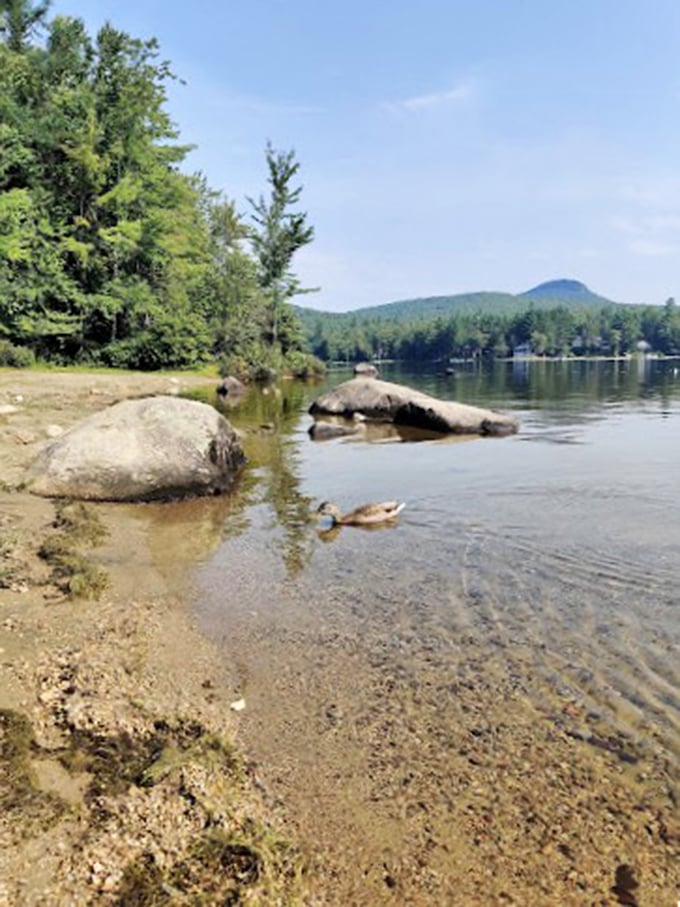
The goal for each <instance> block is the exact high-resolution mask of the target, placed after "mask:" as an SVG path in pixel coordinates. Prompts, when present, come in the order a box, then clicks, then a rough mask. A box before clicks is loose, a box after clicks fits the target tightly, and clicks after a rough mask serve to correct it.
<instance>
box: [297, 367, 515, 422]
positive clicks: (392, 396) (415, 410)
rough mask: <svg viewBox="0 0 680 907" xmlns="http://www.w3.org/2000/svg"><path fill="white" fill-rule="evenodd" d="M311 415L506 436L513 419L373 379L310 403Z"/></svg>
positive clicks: (353, 382)
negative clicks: (356, 417)
mask: <svg viewBox="0 0 680 907" xmlns="http://www.w3.org/2000/svg"><path fill="white" fill-rule="evenodd" d="M309 412H310V413H311V414H312V415H313V416H317V415H322V414H323V415H334V416H345V417H346V418H349V417H352V416H354V414H355V413H362V414H363V415H364V416H366V418H368V419H375V420H377V421H383V422H394V423H396V424H398V425H410V426H413V427H414V428H425V429H429V430H431V431H437V432H446V433H455V434H479V435H509V434H513V433H514V432H516V431H517V429H518V428H519V423H518V421H517V419H515V418H514V417H512V416H508V415H506V414H505V413H500V412H497V411H496V410H492V409H482V408H480V407H477V406H467V405H466V404H464V403H455V402H453V401H449V400H438V399H437V398H436V397H431V396H429V394H424V393H421V392H420V391H415V390H412V389H411V388H410V387H405V386H404V385H402V384H392V383H391V382H389V381H379V380H377V379H375V378H353V379H352V380H351V381H345V382H344V384H339V385H338V386H337V387H336V388H334V389H333V390H332V391H329V392H328V393H327V394H323V395H322V396H321V397H319V398H318V399H317V400H315V401H314V403H312V405H311V407H310V409H309Z"/></svg>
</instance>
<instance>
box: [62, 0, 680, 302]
mask: <svg viewBox="0 0 680 907" xmlns="http://www.w3.org/2000/svg"><path fill="white" fill-rule="evenodd" d="M55 14H58V15H71V16H77V17H79V18H82V19H84V20H85V22H86V23H87V25H88V27H89V28H90V30H91V31H92V32H94V31H95V30H96V29H97V28H98V27H99V26H100V25H101V24H103V22H105V21H107V20H108V21H110V22H111V23H112V24H113V25H115V26H116V27H117V28H120V29H122V30H124V31H127V32H129V33H130V34H131V35H133V36H135V37H140V38H147V37H156V38H157V39H158V40H159V42H160V45H161V56H162V57H163V58H164V59H168V60H170V61H171V63H172V65H173V69H174V71H175V73H176V74H177V75H178V76H179V77H180V78H181V79H182V80H183V83H184V84H180V83H174V84H173V85H172V86H171V88H170V90H169V97H168V110H169V112H170V114H171V116H172V118H173V120H174V121H175V122H176V123H177V125H178V127H179V129H180V132H181V138H182V141H183V142H187V143H192V144H195V145H196V146H197V147H196V149H195V150H194V151H193V152H192V153H191V154H190V156H189V157H188V159H187V161H186V164H185V168H186V169H188V170H191V171H195V170H200V171H202V172H203V173H205V175H206V176H207V178H208V181H209V183H210V184H211V185H212V186H213V187H214V188H216V189H220V190H222V191H223V192H224V193H225V194H226V195H228V196H229V197H230V198H232V199H234V200H235V201H236V203H237V207H238V208H239V210H241V211H243V212H244V213H247V211H248V204H247V201H246V196H248V195H250V196H258V195H260V193H262V192H263V191H266V165H265V158H264V149H265V146H266V143H267V141H271V143H272V144H273V146H274V147H275V148H277V149H281V150H288V149H294V150H295V153H296V157H297V159H298V161H299V162H300V174H299V175H300V183H301V184H302V185H303V186H304V188H303V193H302V197H301V203H300V206H301V208H302V209H303V210H305V211H307V212H308V219H309V222H310V223H311V224H312V225H313V226H314V228H315V240H314V242H313V243H312V244H311V245H309V246H307V247H306V248H305V249H303V250H301V251H300V252H299V253H298V255H297V257H296V259H295V261H294V270H295V271H296V272H297V274H298V276H299V277H300V279H301V281H302V283H303V285H305V286H309V287H320V290H319V292H318V293H314V294H310V295H307V296H304V297H301V302H302V303H303V304H305V305H309V306H312V307H314V308H319V309H325V310H330V311H347V310H349V309H355V308H360V307H364V306H369V305H379V304H381V303H385V302H391V301H394V300H397V299H407V298H413V297H422V296H435V295H449V294H454V293H463V292H473V291H478V290H498V291H505V292H511V293H518V292H522V291H524V290H527V289H529V288H530V287H532V286H534V285H536V284H538V283H541V282H543V281H545V280H551V279H557V278H572V279H576V280H581V281H583V282H584V283H586V284H587V285H588V286H589V287H590V288H591V289H592V290H593V291H595V292H597V293H600V294H601V295H603V296H606V297H608V298H610V299H613V300H616V301H620V302H635V303H638V302H644V303H653V304H661V303H663V302H664V301H665V300H666V299H667V298H668V297H670V296H674V297H676V298H680V267H679V265H680V65H678V48H679V47H680V3H679V2H678V0H341V2H340V0H193V2H191V3H186V2H184V3H173V2H168V0H54V2H53V5H52V15H55Z"/></svg>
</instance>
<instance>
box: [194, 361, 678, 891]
mask: <svg viewBox="0 0 680 907" xmlns="http://www.w3.org/2000/svg"><path fill="white" fill-rule="evenodd" d="M456 369H457V373H456V374H455V375H453V376H446V377H445V376H443V375H437V374H434V373H428V372H422V373H420V374H415V373H413V372H399V371H398V370H393V371H392V372H390V371H386V372H384V377H386V378H393V379H394V380H399V381H403V382H405V383H409V384H411V385H413V386H418V387H420V388H421V389H424V390H426V391H429V392H432V393H435V394H436V395H438V396H441V397H448V398H451V399H458V400H460V401H461V402H467V403H471V404H478V405H482V406H492V407H493V406H495V407H498V408H502V409H505V410H512V411H514V412H515V413H516V414H517V415H518V417H519V418H520V419H521V430H520V432H519V434H517V435H516V436H513V437H510V438H503V439H465V440H461V439H459V438H455V439H441V440H426V441H422V442H420V443H399V439H397V440H395V438H394V437H393V436H390V435H389V433H386V436H369V437H368V438H363V437H362V438H359V439H355V438H351V439H342V440H340V441H331V442H325V443H313V442H311V441H310V440H309V439H308V437H307V433H306V432H307V428H308V426H309V425H310V424H311V418H310V417H309V416H307V415H306V408H307V406H308V404H309V402H310V401H311V399H313V398H314V397H315V396H316V395H317V394H318V393H319V392H320V388H319V387H316V388H312V387H302V386H300V385H297V384H295V385H294V384H287V385H286V384H284V385H282V388H281V389H280V391H274V390H273V389H272V390H271V392H270V393H269V394H268V395H262V394H260V393H259V392H257V391H255V392H253V393H251V395H250V397H249V398H248V399H247V400H246V402H245V403H244V404H242V406H240V407H237V408H235V409H233V410H231V411H230V413H229V417H230V418H231V420H232V421H233V423H234V424H235V425H236V426H237V427H241V428H243V429H244V430H245V431H247V432H248V438H247V442H246V443H247V450H248V454H249V457H250V466H249V469H248V472H247V474H246V476H245V477H244V479H243V481H242V483H241V485H240V487H239V489H238V490H237V492H236V494H235V496H234V499H233V501H232V504H231V505H230V508H229V511H228V513H227V514H226V515H225V516H224V519H223V524H222V530H221V534H222V535H223V536H224V538H223V540H222V541H221V542H220V543H219V544H218V545H217V547H216V548H214V549H213V551H212V553H211V554H210V555H209V556H207V557H206V560H205V561H204V563H203V564H202V565H201V567H200V568H199V570H198V575H197V577H196V585H195V608H196V613H197V615H198V619H199V622H200V624H201V626H202V627H203V629H204V630H205V631H206V632H207V633H208V634H209V635H210V636H211V637H213V638H215V639H217V640H218V641H219V642H220V644H221V645H222V646H223V647H224V652H225V664H226V665H228V666H230V668H229V670H230V679H231V682H232V684H233V686H234V693H235V696H236V694H238V695H239V696H240V695H243V696H245V698H246V701H247V710H246V712H245V713H244V715H243V717H242V718H241V719H240V720H241V722H242V725H241V731H242V735H243V738H244V741H245V743H246V745H247V747H248V748H249V750H250V751H251V753H253V755H254V757H255V758H256V759H257V760H258V761H259V762H260V763H261V764H262V766H263V776H264V779H265V781H266V783H267V785H268V786H269V787H270V789H271V791H272V796H274V797H275V798H279V799H281V800H283V801H285V802H286V803H287V804H288V806H289V808H290V809H292V810H293V811H294V812H295V815H296V822H297V824H298V826H299V828H300V829H301V831H302V833H303V836H304V835H306V836H307V839H308V840H310V841H314V842H315V843H316V844H317V845H318V847H319V848H320V849H321V850H324V849H326V850H327V851H328V852H330V851H332V850H333V849H334V848H335V849H337V847H338V840H340V839H342V840H343V841H347V842H348V843H347V847H348V848H349V849H350V850H354V851H355V852H356V850H357V849H359V850H362V849H363V850H365V853H366V854H367V855H368V854H369V853H370V854H371V858H370V859H368V856H367V857H366V863H367V865H368V864H370V865H375V863H376V860H377V861H378V863H380V860H381V859H382V860H383V863H384V865H387V863H388V862H389V860H390V859H391V857H390V854H392V856H393V854H394V852H395V851H396V850H398V849H399V847H400V846H401V844H402V843H403V841H402V840H401V839H402V837H403V835H404V833H405V828H406V827H407V825H408V821H409V816H410V815H411V811H413V810H416V809H417V808H418V806H417V804H418V803H419V802H421V801H422V799H423V798H425V797H426V798H428V803H429V807H428V808H429V809H430V811H432V810H433V809H434V810H437V809H440V810H443V812H444V813H445V812H446V810H445V808H444V803H445V792H444V790H443V789H442V788H440V787H439V786H438V784H439V782H438V781H437V779H438V778H440V777H441V776H442V775H443V774H444V773H445V772H446V764H447V762H446V760H447V750H448V748H450V747H451V746H453V743H452V740H453V736H452V735H453V734H454V729H453V727H452V719H450V717H448V716H449V713H450V714H453V709H454V707H455V705H456V701H457V697H458V699H459V698H460V697H459V696H458V693H457V684H458V682H459V681H460V678H461V676H464V675H465V670H466V665H467V663H468V660H469V659H473V660H474V661H475V664H477V665H479V664H481V665H482V666H483V670H484V672H485V674H484V676H485V678H486V680H485V682H489V683H494V682H496V681H497V684H498V690H499V695H505V696H510V695H512V696H513V697H514V696H515V693H517V695H518V696H519V695H521V697H522V698H523V699H524V700H526V702H527V708H529V707H530V708H531V709H534V710H535V711H537V712H541V711H542V712H549V711H550V709H551V708H552V707H553V704H554V702H557V701H560V702H562V701H564V700H565V699H568V700H571V701H573V702H576V703H579V705H580V706H582V707H583V708H584V709H585V711H586V713H587V714H588V716H589V718H590V719H591V721H593V722H601V723H602V727H606V728H607V729H608V731H609V732H610V733H611V732H612V730H614V731H615V732H616V733H620V735H621V738H620V739H621V740H622V741H624V742H630V745H631V746H635V747H639V748H641V751H643V750H644V749H645V748H646V749H648V750H652V751H653V752H654V753H655V754H657V755H662V756H663V757H664V758H665V759H667V760H668V761H669V764H672V765H674V766H676V767H677V764H678V760H679V758H680V694H679V693H678V690H679V689H680V686H679V682H680V659H679V658H678V644H679V643H680V610H679V604H678V603H679V599H680V596H679V595H678V588H679V584H680V559H679V558H678V550H680V519H678V515H677V506H678V500H680V469H679V468H678V463H679V453H680V369H679V368H678V365H677V364H675V363H673V362H666V363H661V362H654V361H651V362H650V361H647V362H630V363H624V362H600V363H594V362H590V363H569V362H564V363H528V362H527V363H519V364H517V363H516V364H514V365H513V364H511V363H510V364H497V365H496V366H495V367H494V368H493V369H491V370H490V371H484V370H482V369H480V368H478V367H475V366H471V365H460V366H456ZM344 377H346V376H345V375H344V374H338V375H333V376H332V379H333V380H332V381H331V382H330V383H336V382H337V381H338V380H341V379H342V378H344ZM394 498H397V499H401V500H405V501H406V502H407V508H406V509H405V510H404V512H403V513H402V515H401V517H400V518H399V521H398V523H397V524H396V525H395V526H390V527H386V528H383V529H380V530H375V531H366V530H361V529H352V528H343V529H342V530H340V531H337V532H335V533H331V534H330V535H329V534H324V533H319V532H318V531H317V530H318V527H317V526H316V524H315V522H314V521H313V520H312V519H311V514H312V513H313V511H314V510H315V509H316V507H317V506H318V503H319V502H320V501H321V500H326V499H330V500H334V501H337V503H338V504H339V505H340V507H341V508H342V509H350V508H351V507H353V506H356V505H357V504H360V503H362V502H365V501H371V500H389V499H394ZM480 676H481V675H480V674H479V673H477V674H475V677H476V680H475V682H476V683H481V681H480V680H479V677H480ZM494 678H495V680H494ZM508 691H511V692H508ZM508 708H510V706H508ZM623 745H627V743H625V744H622V746H623ZM416 763H417V765H418V766H419V768H418V771H419V772H420V775H419V777H420V778H421V785H420V788H418V785H417V784H410V782H409V784H410V786H409V788H408V795H407V794H406V793H405V788H404V786H403V785H404V782H402V787H401V788H399V789H397V790H395V788H394V778H395V777H396V775H398V774H399V771H400V770H401V768H403V765H404V764H416ZM426 777H428V778H429V781H428V782H427V783H426V782H425V781H424V780H422V779H423V778H426ZM419 797H420V800H419ZM438 798H441V802H435V801H437V799H438ZM395 804H396V805H395ZM447 821H448V820H447V817H446V815H444V814H443V815H442V818H441V822H440V826H441V828H444V827H446V824H447ZM430 824H431V825H434V826H436V824H437V823H436V822H435V821H434V820H433V819H432V820H431V821H430ZM441 828H440V831H441ZM381 855H382V857H381ZM331 862H332V861H331ZM340 865H341V861H340V862H339V863H338V866H340ZM338 871H340V870H338ZM362 872H363V873H364V875H366V873H367V872H368V870H362ZM357 891H358V889H357ZM348 896H349V895H348ZM359 897H360V895H359V894H356V898H357V899H358V898H359ZM425 900H427V899H425ZM357 902H358V900H357ZM414 902H415V900H414ZM432 902H434V901H432Z"/></svg>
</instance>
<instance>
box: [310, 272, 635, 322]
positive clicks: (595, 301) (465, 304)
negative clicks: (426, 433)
mask: <svg viewBox="0 0 680 907" xmlns="http://www.w3.org/2000/svg"><path fill="white" fill-rule="evenodd" d="M620 305H624V303H619V302H614V301H613V300H611V299H607V298H606V297H604V296H600V295H599V294H597V293H594V292H593V291H592V290H590V289H589V288H588V287H587V286H586V284H584V283H582V282H581V281H578V280H573V279H571V278H559V279H556V280H549V281H545V282H544V283H540V284H538V285H537V286H535V287H532V288H531V289H529V290H525V291H524V292H523V293H505V292H500V291H496V292H495V291H489V290H480V291H476V292H472V293H455V294H451V295H442V296H420V297H413V298H411V299H398V300H395V301H393V302H385V303H381V304H379V305H374V306H364V307H363V308H360V309H350V310H348V311H345V312H329V311H325V310H322V309H310V308H307V307H302V306H296V307H295V308H296V311H297V313H298V315H299V316H300V317H301V318H302V319H303V321H306V322H308V321H310V320H312V319H313V318H315V317H316V318H330V319H333V320H335V319H347V318H350V319H351V318H356V319H358V320H360V321H363V320H369V319H376V318H377V319H381V320H382V319H385V320H392V319H401V318H409V319H412V320H415V321H420V320H425V319H431V318H436V317H438V316H442V317H446V316H451V315H455V314H469V315H471V314H474V313H477V312H480V313H482V312H497V313H498V312H504V313H508V314H513V313H515V312H518V311H523V310H524V309H526V308H527V307H529V306H534V307H536V308H542V309H551V308H557V307H558V306H566V307H567V308H569V309H583V308H600V307H602V306H620Z"/></svg>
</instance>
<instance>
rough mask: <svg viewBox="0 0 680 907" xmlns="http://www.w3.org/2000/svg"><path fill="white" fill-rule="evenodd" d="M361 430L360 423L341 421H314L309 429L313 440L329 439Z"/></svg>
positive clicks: (354, 433)
mask: <svg viewBox="0 0 680 907" xmlns="http://www.w3.org/2000/svg"><path fill="white" fill-rule="evenodd" d="M359 431H360V425H357V424H354V425H350V424H346V425H341V424H340V423H339V422H313V423H312V424H311V425H310V426H309V429H308V433H309V437H310V438H311V439H312V441H329V440H330V439H331V438H343V437H345V436H346V435H356V434H358V433H359Z"/></svg>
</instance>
